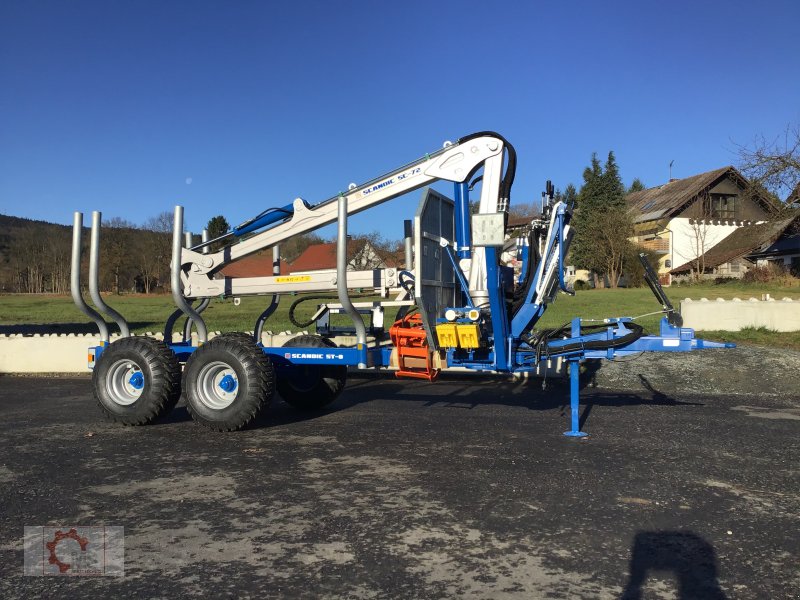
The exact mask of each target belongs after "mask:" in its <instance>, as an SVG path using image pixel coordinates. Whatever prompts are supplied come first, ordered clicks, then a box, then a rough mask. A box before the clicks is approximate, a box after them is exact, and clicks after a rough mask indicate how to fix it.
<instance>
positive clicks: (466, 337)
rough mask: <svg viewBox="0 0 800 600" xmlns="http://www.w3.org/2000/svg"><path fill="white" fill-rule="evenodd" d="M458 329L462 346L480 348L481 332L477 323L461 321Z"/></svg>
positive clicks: (457, 326)
mask: <svg viewBox="0 0 800 600" xmlns="http://www.w3.org/2000/svg"><path fill="white" fill-rule="evenodd" d="M456 330H457V331H458V343H459V345H460V346H461V347H462V348H478V347H480V345H481V334H480V331H479V330H478V324H477V323H469V324H464V323H459V324H458V325H456Z"/></svg>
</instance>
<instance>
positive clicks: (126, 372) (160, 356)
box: [92, 337, 181, 425]
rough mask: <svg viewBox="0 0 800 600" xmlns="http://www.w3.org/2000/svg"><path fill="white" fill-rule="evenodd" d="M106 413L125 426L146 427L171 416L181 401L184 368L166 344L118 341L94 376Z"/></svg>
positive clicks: (146, 339) (134, 339) (97, 396)
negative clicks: (182, 370)
mask: <svg viewBox="0 0 800 600" xmlns="http://www.w3.org/2000/svg"><path fill="white" fill-rule="evenodd" d="M92 385H93V386H94V397H95V400H97V404H98V405H99V406H100V408H101V410H102V411H103V413H104V414H105V415H106V416H107V417H108V418H109V419H111V420H112V421H116V422H117V423H122V424H123V425H145V424H147V423H152V422H153V421H155V420H156V419H158V418H159V417H163V416H164V415H166V414H168V413H169V412H170V411H171V410H172V409H173V408H174V407H175V405H176V404H177V403H178V399H179V398H180V397H181V365H180V363H179V362H178V359H177V357H176V356H175V353H174V352H173V351H172V350H170V348H169V346H167V345H166V344H165V343H164V342H161V341H159V340H156V339H153V338H149V337H126V338H122V339H120V340H117V341H116V342H114V343H113V344H111V345H110V346H108V348H106V349H105V350H104V351H103V353H102V354H101V355H100V358H99V359H98V361H97V364H96V365H95V367H94V372H93V373H92Z"/></svg>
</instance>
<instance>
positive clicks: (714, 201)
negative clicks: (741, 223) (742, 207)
mask: <svg viewBox="0 0 800 600" xmlns="http://www.w3.org/2000/svg"><path fill="white" fill-rule="evenodd" d="M737 200H738V198H737V197H736V196H727V195H723V194H711V217H712V218H714V219H736V218H737V214H736V212H737V211H736V209H737V206H738V204H739V203H738V202H737Z"/></svg>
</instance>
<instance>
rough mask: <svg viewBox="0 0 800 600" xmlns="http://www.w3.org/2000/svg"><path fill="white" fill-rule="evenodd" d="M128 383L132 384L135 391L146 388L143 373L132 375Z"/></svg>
mask: <svg viewBox="0 0 800 600" xmlns="http://www.w3.org/2000/svg"><path fill="white" fill-rule="evenodd" d="M128 383H130V384H131V387H132V388H133V389H135V390H140V389H142V388H143V387H144V375H142V372H141V371H139V372H137V373H134V374H133V375H131V378H130V379H129V380H128Z"/></svg>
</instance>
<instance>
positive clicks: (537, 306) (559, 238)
mask: <svg viewBox="0 0 800 600" xmlns="http://www.w3.org/2000/svg"><path fill="white" fill-rule="evenodd" d="M564 211H565V208H564V205H563V204H561V205H560V206H559V207H558V212H557V213H556V219H555V220H554V222H553V225H554V227H555V228H556V234H555V235H550V236H548V241H547V247H546V248H545V249H544V252H543V253H542V257H541V263H540V266H539V267H538V268H537V269H536V273H535V275H534V278H533V281H532V282H531V286H530V288H529V289H528V293H527V295H526V296H525V302H524V303H523V305H522V307H521V308H520V309H519V310H518V311H517V314H515V315H514V318H513V319H512V320H511V335H512V336H513V337H514V339H519V337H520V336H521V335H522V334H523V333H525V332H527V331H529V330H530V329H531V327H533V326H534V325H535V324H536V321H538V320H539V318H540V317H541V316H542V314H543V313H544V308H545V305H544V304H543V303H542V298H535V295H536V287H537V286H538V285H539V278H540V277H543V276H544V274H545V270H546V269H545V267H546V266H547V264H548V263H549V262H550V258H551V256H550V255H551V253H552V252H553V248H554V245H555V244H558V245H559V247H563V243H564V218H563V217H564ZM559 261H563V256H559ZM558 269H559V271H561V270H562V269H563V264H562V262H559V264H558Z"/></svg>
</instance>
